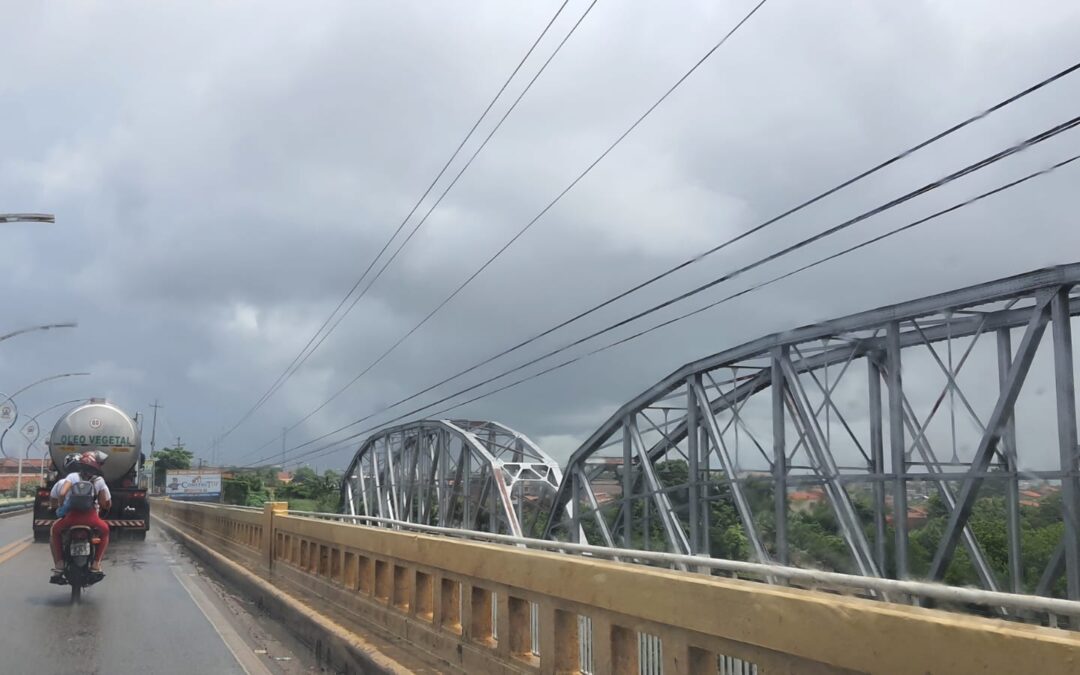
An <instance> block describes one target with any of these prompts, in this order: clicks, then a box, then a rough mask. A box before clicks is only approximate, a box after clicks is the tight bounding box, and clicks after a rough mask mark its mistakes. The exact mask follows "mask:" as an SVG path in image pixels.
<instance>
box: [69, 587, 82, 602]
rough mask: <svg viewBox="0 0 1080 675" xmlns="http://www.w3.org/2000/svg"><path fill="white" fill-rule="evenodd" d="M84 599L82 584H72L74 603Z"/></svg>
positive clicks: (72, 599)
mask: <svg viewBox="0 0 1080 675" xmlns="http://www.w3.org/2000/svg"><path fill="white" fill-rule="evenodd" d="M81 600H82V586H80V585H78V584H72V585H71V601H72V602H73V603H76V604H77V603H79V602H80V601H81Z"/></svg>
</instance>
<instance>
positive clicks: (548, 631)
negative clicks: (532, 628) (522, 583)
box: [540, 602, 595, 675]
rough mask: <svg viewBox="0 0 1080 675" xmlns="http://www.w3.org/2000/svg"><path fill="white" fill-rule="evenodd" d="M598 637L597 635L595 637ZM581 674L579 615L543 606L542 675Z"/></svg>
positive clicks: (541, 609)
mask: <svg viewBox="0 0 1080 675" xmlns="http://www.w3.org/2000/svg"><path fill="white" fill-rule="evenodd" d="M594 635H595V633H594ZM579 672H581V670H580V666H579V664H578V622H577V615H575V614H574V613H573V612H567V611H564V610H561V609H558V608H556V607H555V605H553V604H549V603H546V602H541V603H540V673H541V675H564V674H567V673H579Z"/></svg>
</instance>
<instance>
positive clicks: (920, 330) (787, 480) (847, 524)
mask: <svg viewBox="0 0 1080 675" xmlns="http://www.w3.org/2000/svg"><path fill="white" fill-rule="evenodd" d="M1077 284H1080V264H1072V265H1064V266H1059V267H1054V268H1049V269H1044V270H1038V271H1035V272H1032V273H1028V274H1023V275H1019V276H1014V277H1009V278H1005V279H1000V280H997V281H993V282H989V283H985V284H979V285H976V286H971V287H968V288H964V289H960V290H956V291H952V292H948V293H942V294H939V295H934V296H930V297H926V298H921V299H918V300H914V301H911V302H905V303H900V304H897V305H891V306H887V307H881V308H878V309H874V310H870V311H866V312H861V313H859V314H855V315H851V316H848V317H844V318H840V319H835V320H830V321H824V322H821V323H817V324H813V325H810V326H804V327H802V328H798V329H796V330H792V331H788V332H784V333H779V334H775V335H770V336H767V337H764V338H761V339H759V340H755V341H753V342H749V343H746V344H743V345H741V346H738V347H735V348H733V349H729V350H727V351H724V352H721V353H718V354H715V355H713V356H709V357H707V358H704V359H701V360H699V361H695V362H693V363H689V364H687V365H685V366H683V367H682V368H680V369H679V370H677V371H675V372H674V373H672V374H671V375H669V376H668V377H666V378H664V379H663V380H661V381H660V382H658V383H657V384H655V385H654V386H652V387H650V388H649V389H648V390H646V391H645V392H643V393H642V394H640V395H639V396H637V397H636V398H634V399H633V400H632V401H630V402H628V403H627V404H626V405H624V406H622V407H621V408H620V409H619V410H618V411H616V412H615V414H613V415H612V416H611V417H610V418H609V419H608V420H607V422H605V423H604V425H603V426H601V427H600V428H599V429H598V430H597V431H596V432H595V433H593V434H592V435H591V436H590V437H589V438H588V439H587V440H586V441H585V443H584V444H583V445H582V446H581V447H580V448H579V449H578V450H577V451H576V452H575V453H574V454H573V456H572V457H571V458H570V461H569V464H568V466H567V469H566V473H567V476H568V480H566V481H564V483H563V484H562V485H561V486H560V489H559V493H558V496H557V498H556V500H555V502H554V504H553V506H552V510H551V514H550V515H549V518H548V524H547V527H546V529H545V536H546V537H549V538H553V539H562V540H575V539H579V538H580V537H581V536H582V533H584V534H585V536H587V538H588V540H589V541H588V543H591V544H600V545H607V546H620V547H625V548H636V549H649V550H654V549H661V550H667V551H671V552H676V553H687V554H695V555H714V556H722V557H730V556H734V555H744V556H746V557H750V558H753V559H755V560H759V561H762V562H768V561H776V562H781V563H790V564H811V565H827V566H830V567H833V568H835V569H839V570H841V571H848V572H854V573H861V574H864V575H869V576H882V575H887V576H894V577H898V578H907V577H911V576H926V577H928V578H931V579H934V580H941V579H943V578H945V575H946V572H948V570H949V569H950V565H951V564H952V563H953V561H954V560H957V558H956V556H955V555H954V554H955V552H956V549H957V547H959V546H961V545H962V546H963V548H964V550H965V556H964V559H965V560H966V561H967V562H966V563H965V564H970V565H971V566H972V567H973V568H974V571H975V574H976V575H977V578H978V579H979V582H980V583H981V584H982V586H983V587H984V588H987V589H992V590H994V589H1001V590H1011V591H1013V592H1024V591H1026V590H1027V591H1031V590H1035V589H1033V588H1030V587H1027V588H1025V585H1024V582H1023V570H1024V568H1025V564H1029V565H1030V564H1031V562H1030V561H1027V560H1025V559H1024V551H1023V550H1022V547H1021V545H1020V544H1021V510H1022V508H1030V507H1031V504H1030V503H1028V504H1026V505H1025V504H1024V503H1023V502H1024V497H1023V496H1022V490H1023V489H1024V488H1032V489H1037V490H1041V491H1042V492H1041V493H1040V494H1043V495H1048V494H1052V493H1054V492H1059V493H1060V496H1061V501H1062V508H1061V519H1062V521H1063V525H1064V528H1063V536H1062V539H1061V543H1060V544H1059V545H1058V550H1057V552H1056V554H1055V555H1054V556H1053V558H1052V559H1051V560H1050V562H1049V564H1048V565H1047V567H1046V572H1045V573H1044V575H1043V581H1042V582H1041V583H1040V584H1039V588H1038V591H1037V592H1040V593H1044V592H1048V589H1049V587H1050V584H1051V583H1052V582H1054V581H1055V580H1056V578H1059V577H1060V575H1061V574H1062V573H1064V575H1065V578H1066V588H1067V591H1066V592H1067V595H1068V597H1069V598H1071V599H1080V543H1078V534H1080V527H1078V515H1080V483H1078V469H1080V467H1078V455H1080V450H1078V448H1077V426H1076V425H1077V422H1076V412H1077V411H1076V399H1075V380H1076V372H1075V370H1074V364H1073V358H1072V348H1073V339H1072V334H1071V322H1072V317H1074V316H1075V315H1077V314H1078V313H1080V299H1078V298H1077V297H1075V294H1074V288H1075V287H1076V285H1077ZM1044 334H1046V335H1048V336H1052V337H1050V338H1049V339H1046V340H1044V339H1043V336H1044ZM1014 338H1015V340H1014ZM1014 342H1015V343H1016V346H1015V349H1014ZM1036 365H1037V367H1033V366H1036ZM1051 398H1052V400H1051ZM1042 411H1046V412H1042ZM1041 416H1049V418H1048V420H1043V419H1042V417H1041ZM1018 421H1020V422H1025V421H1026V422H1028V424H1026V425H1018ZM1040 423H1041V424H1040ZM1021 429H1023V431H1022V432H1021ZM1051 448H1053V450H1054V451H1053V452H1050V451H1049V449H1051ZM984 486H985V489H984ZM980 490H982V491H980ZM990 494H993V495H1000V496H999V497H998V498H999V499H1000V500H1001V501H1002V502H1003V503H1004V511H1005V514H1006V515H1005V519H1004V523H1003V524H1002V528H1003V530H1004V533H1003V535H1002V536H1003V537H1004V538H1005V539H1006V540H1007V545H1006V547H1005V548H1006V549H1007V552H1008V554H1007V557H1008V560H1007V564H1006V565H1005V566H1004V567H1007V569H1003V566H1002V565H1001V564H1000V561H999V563H998V564H997V566H996V569H995V565H994V563H993V561H991V560H990V559H989V557H988V555H987V554H986V552H985V551H984V549H983V548H982V546H981V543H980V541H979V540H978V539H977V538H976V536H975V534H974V532H973V531H972V529H971V528H970V527H969V521H970V519H971V515H972V512H973V509H974V507H975V505H976V501H977V499H978V498H979V497H980V496H986V495H990ZM930 495H934V497H933V498H932V499H931V498H930ZM808 502H809V503H810V506H809V507H808V505H807V503H808ZM929 507H932V508H937V509H944V513H945V514H947V518H946V520H945V522H946V524H945V527H944V531H943V532H942V533H941V534H940V536H939V537H936V538H934V537H928V536H926V533H925V532H921V531H918V530H917V528H918V527H919V521H920V518H922V517H924V516H925V515H926V513H925V509H926V508H929ZM807 508H813V509H817V510H818V511H819V515H820V510H822V509H827V511H828V512H831V517H830V518H829V520H830V521H831V522H832V523H834V524H835V528H834V533H835V535H836V536H838V537H839V539H841V540H842V541H843V544H842V547H843V551H844V554H843V559H836V560H825V561H823V560H821V559H820V558H814V557H813V556H810V555H808V552H807V551H806V550H803V549H802V548H800V545H801V542H800V541H798V539H799V537H800V536H801V534H800V531H799V528H800V527H802V523H801V521H800V520H799V519H800V518H801V514H802V513H803V512H804V511H805V510H806V509H807ZM723 509H729V511H728V512H727V514H728V516H727V517H728V519H729V520H730V518H731V514H732V513H734V514H735V515H736V516H737V522H738V523H739V526H740V527H739V529H740V530H741V532H740V534H741V536H742V537H744V538H745V546H742V547H740V546H737V545H734V544H738V537H734V538H733V537H732V533H731V532H730V531H728V532H723V531H718V530H716V529H715V527H714V526H713V524H712V523H711V522H710V521H711V520H713V519H716V518H717V516H718V515H720V514H721V511H722V510H723ZM793 526H795V529H793ZM913 528H915V529H916V531H914V532H913ZM913 542H917V543H918V548H919V551H918V552H919V556H914V555H913V548H912V547H913V545H914V544H913ZM927 546H929V547H930V551H929V556H932V557H929V556H928V555H927V553H926V548H927ZM740 551H741V553H740ZM928 557H929V559H927V558H928ZM999 557H1000V556H999ZM1038 564H1043V561H1041V560H1040V561H1039V563H1038Z"/></svg>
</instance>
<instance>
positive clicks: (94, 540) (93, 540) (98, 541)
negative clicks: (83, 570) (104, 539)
mask: <svg viewBox="0 0 1080 675" xmlns="http://www.w3.org/2000/svg"><path fill="white" fill-rule="evenodd" d="M90 543H91V544H94V545H95V546H96V545H98V544H100V543H101V539H100V538H99V537H94V538H93V539H91V540H90Z"/></svg>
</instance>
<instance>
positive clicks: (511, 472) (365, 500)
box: [341, 420, 562, 537]
mask: <svg viewBox="0 0 1080 675" xmlns="http://www.w3.org/2000/svg"><path fill="white" fill-rule="evenodd" d="M345 476H346V478H345V480H344V481H343V482H342V488H341V490H342V504H343V506H344V512H345V513H349V514H352V515H366V516H375V517H379V518H388V519H391V520H396V521H401V522H408V523H417V524H422V525H438V526H442V527H452V528H458V529H465V530H484V531H488V532H494V533H501V534H512V535H514V536H518V537H522V536H538V535H539V534H540V532H542V531H543V527H544V523H545V522H546V519H547V517H548V514H549V512H550V508H551V504H552V503H553V500H554V497H555V492H556V490H557V488H558V486H559V483H560V482H561V480H562V472H561V471H560V469H559V465H558V463H557V462H555V460H553V459H551V458H550V457H548V455H547V454H545V453H544V451H543V450H541V449H540V448H538V447H537V446H536V444H534V443H533V442H532V441H530V440H529V439H528V438H526V437H525V436H524V435H522V434H519V433H518V432H516V431H514V430H513V429H510V428H508V427H505V426H503V425H501V424H498V423H497V422H482V421H470V420H422V421H419V422H413V423H410V424H404V425H401V426H397V427H393V428H389V429H385V430H383V431H381V432H379V433H378V434H376V435H374V436H371V437H369V438H368V439H367V440H365V441H364V443H363V445H361V446H360V449H359V450H358V451H357V452H356V455H355V457H354V458H353V460H352V462H351V463H350V464H349V468H348V469H347V470H346V471H345Z"/></svg>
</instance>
